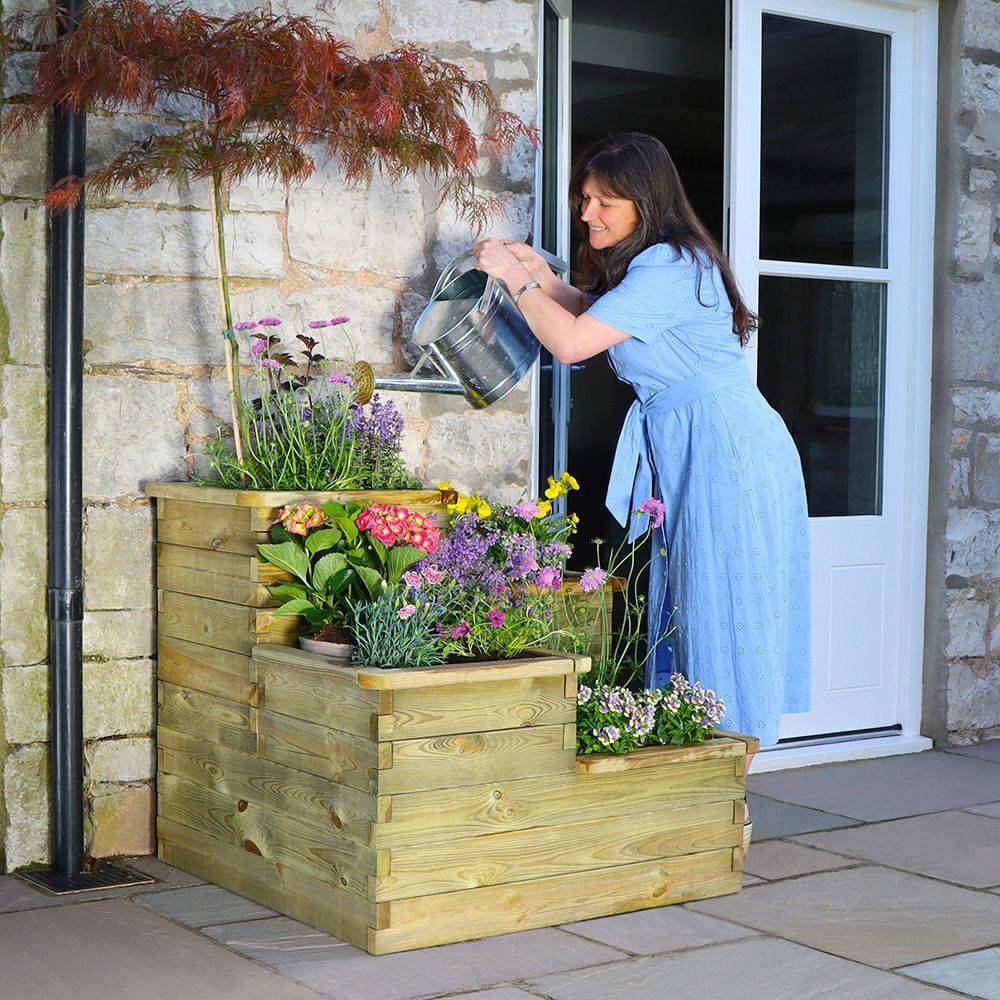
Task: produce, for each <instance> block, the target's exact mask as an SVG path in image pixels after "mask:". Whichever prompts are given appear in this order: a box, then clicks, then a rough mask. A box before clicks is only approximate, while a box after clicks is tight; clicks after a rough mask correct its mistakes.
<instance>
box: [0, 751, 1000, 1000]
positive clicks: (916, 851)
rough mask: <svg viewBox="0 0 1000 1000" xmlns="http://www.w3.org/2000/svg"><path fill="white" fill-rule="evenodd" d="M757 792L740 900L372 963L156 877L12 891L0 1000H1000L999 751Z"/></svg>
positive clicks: (820, 773) (151, 864)
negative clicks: (84, 888) (117, 884)
mask: <svg viewBox="0 0 1000 1000" xmlns="http://www.w3.org/2000/svg"><path fill="white" fill-rule="evenodd" d="M974 749H975V750H977V751H978V752H976V753H972V752H970V751H971V750H974ZM750 786H751V791H752V793H753V794H752V797H751V811H752V815H753V819H754V843H753V844H752V845H751V847H750V850H749V852H748V855H747V862H746V871H747V876H746V888H744V890H743V892H741V893H739V894H738V895H736V896H726V897H720V898H718V899H713V900H704V901H701V902H697V903H690V904H686V905H681V906H673V907H665V908H663V909H654V910H646V911H643V912H639V913H628V914H622V915H619V916H614V917H604V918H601V919H597V920H588V921H581V922H577V923H572V924H567V925H565V926H563V927H558V928H548V929H543V930H531V931H524V932H521V933H519V934H509V935H505V936H502V937H496V938H488V939H486V940H483V941H472V942H468V943H465V944H454V945H445V946H443V947H439V948H428V949H423V950H421V951H414V952H406V953H402V954H398V955H387V956H382V957H379V958H373V957H371V956H369V955H367V954H365V953H364V952H362V951H359V950H358V949H356V948H353V947H352V946H350V945H347V944H343V943H341V942H339V941H335V940H333V939H332V938H330V937H328V936H327V935H325V934H323V933H321V932H319V931H316V930H314V929H313V928H310V927H306V926H305V925H303V924H300V923H298V922H296V921H294V920H291V919H289V918H288V917H284V916H280V915H276V914H274V912H273V911H271V910H268V909H267V908H265V907H262V906H258V905H257V904H256V903H253V902H252V901H250V900H246V899H243V898H242V897H240V896H237V895H236V894H234V893H231V892H228V891H226V890H224V889H221V888H219V887H217V886H213V885H210V884H205V883H203V882H202V881H201V880H200V879H197V878H194V877H193V876H190V875H187V874H186V873H184V872H181V871H178V870H177V869H173V868H170V867H169V866H167V865H164V864H162V863H160V862H158V861H156V860H155V859H151V858H144V859H133V861H132V862H131V863H133V864H135V865H136V866H137V867H140V868H142V869H144V870H146V871H148V872H150V873H151V874H153V875H154V876H155V877H157V878H158V879H160V880H161V881H159V882H157V883H156V884H155V885H150V886H140V887H133V888H131V889H118V890H108V891H106V892H102V893H95V894H92V893H85V894H81V895H73V896H68V897H53V896H48V895H46V894H44V893H41V892H38V891H37V890H35V889H33V888H31V887H29V886H26V885H25V884H24V883H22V882H20V881H19V880H17V879H15V878H12V877H10V876H5V877H2V878H0V970H2V972H0V997H2V998H3V1000H6V998H7V997H8V996H10V997H11V998H14V997H16V998H17V1000H52V998H54V997H57V996H63V995H67V996H69V995H72V996H74V997H76V998H79V1000H133V998H135V997H142V998H143V1000H147V998H151V1000H160V998H163V1000H167V998H170V1000H174V998H183V1000H201V998H205V1000H209V998H211V1000H229V998H232V1000H237V998H239V1000H247V998H249V1000H254V998H257V997H260V998H264V997H267V998H268V1000H307V998H310V997H311V998H317V997H330V998H335V1000H426V998H432V997H433V998H444V997H448V998H462V1000H532V998H534V1000H618V998H620V1000H625V998H626V997H627V998H628V1000H688V998H692V997H702V996H725V995H733V996H740V997H741V998H744V1000H804V998H809V1000H812V998H817V1000H820V998H828V1000H910V998H913V1000H924V998H926V1000H933V998H945V997H956V996H965V997H976V998H981V1000H1000V741H997V742H995V743H993V744H984V745H983V746H982V747H980V748H968V747H963V748H958V749H956V750H954V751H952V750H949V751H945V752H928V753H923V754H916V755H912V756H909V757H896V758H888V759H884V760H869V761H859V762H856V763H848V764H833V765H826V766H822V767H813V768H804V769H801V770H799V771H789V772H777V773H773V774H766V775H760V776H753V775H752V776H751V778H750Z"/></svg>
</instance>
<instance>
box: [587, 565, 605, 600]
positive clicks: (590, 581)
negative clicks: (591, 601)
mask: <svg viewBox="0 0 1000 1000" xmlns="http://www.w3.org/2000/svg"><path fill="white" fill-rule="evenodd" d="M607 582H608V574H607V573H606V572H605V571H604V570H603V569H601V568H600V566H594V567H593V568H591V569H588V570H584V572H583V576H581V577H580V589H581V590H582V591H583V592H584V593H585V594H592V593H593V592H594V591H595V590H600V589H601V587H603V586H604V585H605V584H606V583H607Z"/></svg>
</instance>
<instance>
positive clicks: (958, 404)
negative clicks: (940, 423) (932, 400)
mask: <svg viewBox="0 0 1000 1000" xmlns="http://www.w3.org/2000/svg"><path fill="white" fill-rule="evenodd" d="M951 401H952V403H953V404H954V406H955V420H956V421H957V422H958V423H963V424H973V423H987V424H1000V391H998V390H997V389H988V388H986V387H984V386H975V387H969V388H964V387H963V388H961V389H955V390H953V391H952V394H951Z"/></svg>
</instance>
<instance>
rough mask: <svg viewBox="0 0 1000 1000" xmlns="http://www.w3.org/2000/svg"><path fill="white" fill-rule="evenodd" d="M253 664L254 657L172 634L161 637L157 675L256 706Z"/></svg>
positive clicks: (170, 681) (162, 679)
mask: <svg viewBox="0 0 1000 1000" xmlns="http://www.w3.org/2000/svg"><path fill="white" fill-rule="evenodd" d="M251 666H252V661H251V659H250V657H249V656H246V655H245V654H243V653H231V652H228V651H226V650H224V649H213V648H212V647H211V646H203V645H201V644H200V643H197V642H188V641H187V640H186V639H177V638H175V637H174V636H170V635H161V636H160V637H159V645H158V647H157V662H156V671H157V676H158V677H159V679H160V680H161V681H166V682H168V683H170V684H176V685H177V686H178V687H185V688H193V689H194V690H195V691H203V692H205V694H213V695H215V696H216V697H219V698H225V699H226V700H227V701H236V702H239V703H240V704H243V705H250V706H252V707H256V705H257V684H256V683H254V681H252V680H251V679H250V670H251Z"/></svg>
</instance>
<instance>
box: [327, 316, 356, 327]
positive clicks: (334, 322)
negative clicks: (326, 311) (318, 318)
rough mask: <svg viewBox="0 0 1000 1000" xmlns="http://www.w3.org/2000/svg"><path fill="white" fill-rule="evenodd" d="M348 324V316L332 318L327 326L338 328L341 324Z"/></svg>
mask: <svg viewBox="0 0 1000 1000" xmlns="http://www.w3.org/2000/svg"><path fill="white" fill-rule="evenodd" d="M350 322H351V317H350V316H334V317H333V319H331V320H330V322H329V324H328V325H329V326H340V325H341V324H342V323H350Z"/></svg>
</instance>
